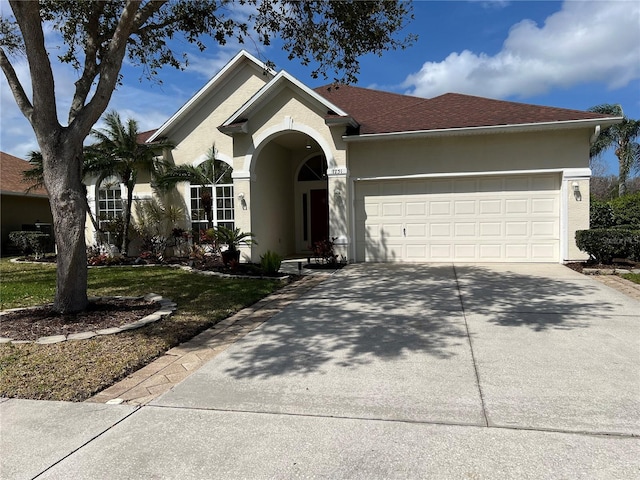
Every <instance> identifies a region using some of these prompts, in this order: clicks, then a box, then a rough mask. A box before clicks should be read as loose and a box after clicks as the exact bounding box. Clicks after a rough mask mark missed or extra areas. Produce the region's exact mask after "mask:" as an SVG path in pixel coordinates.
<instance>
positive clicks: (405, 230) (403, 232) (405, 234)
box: [402, 227, 407, 237]
mask: <svg viewBox="0 0 640 480" xmlns="http://www.w3.org/2000/svg"><path fill="white" fill-rule="evenodd" d="M402 236H404V237H406V236H407V229H406V228H404V227H402Z"/></svg>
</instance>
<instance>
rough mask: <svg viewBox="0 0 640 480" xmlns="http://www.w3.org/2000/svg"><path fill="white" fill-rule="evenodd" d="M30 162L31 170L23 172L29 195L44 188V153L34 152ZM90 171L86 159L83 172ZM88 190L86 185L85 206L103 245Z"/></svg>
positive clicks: (101, 233)
mask: <svg viewBox="0 0 640 480" xmlns="http://www.w3.org/2000/svg"><path fill="white" fill-rule="evenodd" d="M28 161H29V163H30V164H31V168H30V169H29V170H25V171H24V172H22V179H23V181H24V182H25V183H28V184H29V186H28V187H27V188H26V190H25V192H26V193H29V192H30V191H32V190H35V189H36V188H41V187H44V174H43V170H42V169H43V167H42V153H41V152H38V151H32V152H31V153H30V154H29V158H28ZM88 170H90V166H89V165H88V162H87V160H86V158H85V160H84V162H83V172H84V173H87V171H88ZM86 190H87V187H86V185H85V195H84V200H85V202H86V205H85V206H86V208H87V213H88V214H89V219H90V220H91V224H92V225H93V228H94V229H95V231H96V235H97V240H98V244H101V243H102V242H103V239H104V234H103V232H102V230H101V229H100V226H99V225H98V222H97V221H96V218H95V217H94V216H93V213H92V212H91V208H90V207H89V200H88V198H87V191H86Z"/></svg>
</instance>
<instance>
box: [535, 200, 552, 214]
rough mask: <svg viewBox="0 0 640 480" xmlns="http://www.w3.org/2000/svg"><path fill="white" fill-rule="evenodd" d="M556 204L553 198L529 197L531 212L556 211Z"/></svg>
mask: <svg viewBox="0 0 640 480" xmlns="http://www.w3.org/2000/svg"><path fill="white" fill-rule="evenodd" d="M557 209H558V205H557V204H556V199H555V198H533V199H531V213H540V214H550V213H553V212H555V211H557Z"/></svg>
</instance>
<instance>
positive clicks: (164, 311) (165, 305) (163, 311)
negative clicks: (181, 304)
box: [0, 293, 178, 345]
mask: <svg viewBox="0 0 640 480" xmlns="http://www.w3.org/2000/svg"><path fill="white" fill-rule="evenodd" d="M123 299H134V300H139V299H144V300H145V301H147V302H153V303H157V304H158V306H159V310H157V311H156V312H154V313H152V314H150V315H147V316H146V317H143V318H141V319H140V320H137V321H135V322H132V323H127V324H125V325H121V326H119V327H112V328H105V329H102V330H96V331H95V332H94V331H88V332H78V333H71V334H69V335H51V336H49V337H40V338H38V339H37V340H13V339H11V338H7V337H0V344H1V343H11V344H21V343H37V344H39V345H48V344H52V343H60V342H66V341H78V340H86V339H89V338H93V337H95V336H97V335H114V334H116V333H120V332H125V331H127V330H135V329H136V328H142V327H144V326H145V325H149V324H150V323H154V322H157V321H159V320H162V319H163V318H165V317H169V316H170V315H172V314H173V312H175V311H176V309H177V308H178V306H177V304H176V303H175V302H173V301H172V300H171V299H169V298H163V297H162V296H161V295H158V294H156V293H148V294H146V295H145V296H144V297H123V296H114V297H90V300H91V301H98V300H123ZM46 305H52V304H50V303H49V304H46ZM46 305H45V306H46ZM33 308H38V307H26V308H12V309H9V310H4V311H2V312H0V318H2V315H3V314H5V313H10V312H17V311H22V310H30V309H33Z"/></svg>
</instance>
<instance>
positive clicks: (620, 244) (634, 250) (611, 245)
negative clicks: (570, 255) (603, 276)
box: [576, 227, 640, 264]
mask: <svg viewBox="0 0 640 480" xmlns="http://www.w3.org/2000/svg"><path fill="white" fill-rule="evenodd" d="M576 245H577V246H578V248H579V249H580V250H582V251H583V252H586V253H588V254H589V256H590V257H591V258H592V259H594V260H596V261H597V262H599V263H604V264H607V263H611V262H612V261H613V259H614V258H626V259H630V260H636V261H640V229H632V228H622V227H617V228H600V229H592V230H578V231H577V232H576Z"/></svg>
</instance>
